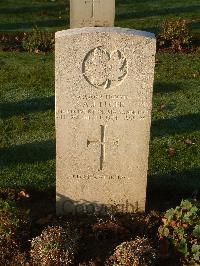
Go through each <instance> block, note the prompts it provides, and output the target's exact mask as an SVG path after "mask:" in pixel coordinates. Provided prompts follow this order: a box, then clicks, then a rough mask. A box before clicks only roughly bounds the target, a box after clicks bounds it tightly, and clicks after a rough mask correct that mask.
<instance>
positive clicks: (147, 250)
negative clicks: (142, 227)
mask: <svg viewBox="0 0 200 266" xmlns="http://www.w3.org/2000/svg"><path fill="white" fill-rule="evenodd" d="M156 259H157V255H156V251H155V250H154V248H153V247H152V246H151V244H150V242H149V240H148V239H147V238H144V237H142V238H141V237H137V238H136V239H134V240H132V241H128V242H123V243H122V244H120V245H119V246H117V247H116V249H115V252H114V255H113V256H112V257H111V258H110V259H109V261H108V262H107V265H112V266H130V265H133V266H148V265H154V264H155V262H156Z"/></svg>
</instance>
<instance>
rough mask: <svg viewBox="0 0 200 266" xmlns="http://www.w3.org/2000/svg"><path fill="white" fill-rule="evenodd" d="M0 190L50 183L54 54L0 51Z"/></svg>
mask: <svg viewBox="0 0 200 266" xmlns="http://www.w3.org/2000/svg"><path fill="white" fill-rule="evenodd" d="M0 58H1V70H0V71H1V74H0V76H1V77H0V80H1V85H0V116H1V119H0V132H1V134H0V148H1V150H0V157H1V159H0V168H1V174H0V177H1V179H0V187H3V186H4V187H6V186H8V187H9V186H11V187H23V186H26V187H28V186H29V187H32V188H35V189H37V188H38V189H43V188H48V187H49V186H53V185H54V183H55V173H54V172H55V163H54V158H55V152H54V148H55V141H54V135H55V134H54V66H53V55H44V56H35V55H32V54H28V53H13V54H10V53H1V56H0Z"/></svg>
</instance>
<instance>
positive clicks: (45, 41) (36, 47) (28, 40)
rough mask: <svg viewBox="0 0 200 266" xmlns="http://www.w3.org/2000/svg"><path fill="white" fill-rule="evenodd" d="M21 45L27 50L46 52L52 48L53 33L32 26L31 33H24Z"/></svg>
mask: <svg viewBox="0 0 200 266" xmlns="http://www.w3.org/2000/svg"><path fill="white" fill-rule="evenodd" d="M24 35H25V36H24V38H23V41H22V47H23V48H24V50H25V51H28V52H35V53H38V52H48V51H53V49H54V43H55V41H54V34H53V33H50V32H44V31H40V30H39V29H38V28H34V29H33V31H32V33H31V34H26V33H25V34H24Z"/></svg>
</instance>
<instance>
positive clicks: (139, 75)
mask: <svg viewBox="0 0 200 266" xmlns="http://www.w3.org/2000/svg"><path fill="white" fill-rule="evenodd" d="M79 1H80V0H77V2H79ZM106 1H108V2H109V1H110V0H106ZM155 52H156V40H155V37H154V35H153V34H151V33H147V32H142V31H135V30H131V29H122V28H82V29H74V30H73V29H72V30H65V31H61V32H57V33H56V142H57V167H56V168H57V170H56V171H57V213H58V214H66V213H72V214H77V213H94V212H97V213H99V214H104V213H105V212H106V209H107V208H115V210H116V211H118V212H136V211H143V210H144V209H145V201H146V185H147V168H148V154H149V138H150V124H151V105H152V88H153V79H154V60H155Z"/></svg>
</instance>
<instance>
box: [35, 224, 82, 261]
mask: <svg viewBox="0 0 200 266" xmlns="http://www.w3.org/2000/svg"><path fill="white" fill-rule="evenodd" d="M78 239H79V235H78V233H77V232H76V231H75V230H74V229H72V227H71V226H70V225H69V224H66V225H64V226H63V227H61V226H54V227H48V228H46V229H45V230H43V231H42V234H41V235H40V236H38V237H36V238H34V239H32V242H31V259H32V263H33V265H41V266H42V265H45V266H48V265H55V266H56V265H59V266H60V265H72V264H73V262H74V254H75V252H76V251H77V247H78Z"/></svg>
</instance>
